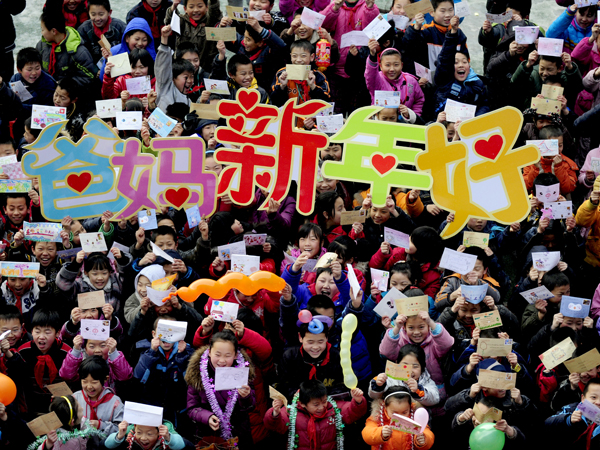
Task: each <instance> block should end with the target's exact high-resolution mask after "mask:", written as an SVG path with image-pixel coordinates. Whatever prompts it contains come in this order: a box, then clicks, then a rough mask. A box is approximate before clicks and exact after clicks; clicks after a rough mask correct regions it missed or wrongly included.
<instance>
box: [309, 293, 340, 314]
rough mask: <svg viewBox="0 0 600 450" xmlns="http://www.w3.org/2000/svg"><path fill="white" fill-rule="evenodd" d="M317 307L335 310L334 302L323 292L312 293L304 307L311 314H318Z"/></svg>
mask: <svg viewBox="0 0 600 450" xmlns="http://www.w3.org/2000/svg"><path fill="white" fill-rule="evenodd" d="M317 308H318V309H333V310H334V311H335V304H334V303H333V300H331V299H330V298H329V297H327V296H326V295H323V294H317V295H313V296H312V297H311V298H310V299H309V300H308V303H307V304H306V309H308V310H309V311H310V313H311V314H312V315H313V316H317V315H319V313H318V312H317Z"/></svg>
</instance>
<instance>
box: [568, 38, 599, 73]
mask: <svg viewBox="0 0 600 450" xmlns="http://www.w3.org/2000/svg"><path fill="white" fill-rule="evenodd" d="M571 58H573V60H574V61H576V62H577V66H578V67H579V68H580V69H579V70H580V71H581V73H588V72H589V71H590V70H591V69H595V68H596V67H599V66H600V52H599V51H598V43H597V42H596V41H592V42H591V43H590V39H589V38H585V39H582V40H581V41H579V43H578V44H577V45H576V46H575V48H574V49H573V53H571Z"/></svg>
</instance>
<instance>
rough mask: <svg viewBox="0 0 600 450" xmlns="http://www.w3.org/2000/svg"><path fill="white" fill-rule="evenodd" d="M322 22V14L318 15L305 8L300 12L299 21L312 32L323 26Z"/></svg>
mask: <svg viewBox="0 0 600 450" xmlns="http://www.w3.org/2000/svg"><path fill="white" fill-rule="evenodd" d="M324 20H325V16H324V15H323V14H319V13H318V12H315V11H313V10H312V9H310V8H306V7H305V8H304V9H303V10H302V15H301V16H300V21H301V22H302V23H303V24H304V25H306V26H307V27H309V28H312V29H313V30H318V29H319V28H320V27H321V25H323V21H324Z"/></svg>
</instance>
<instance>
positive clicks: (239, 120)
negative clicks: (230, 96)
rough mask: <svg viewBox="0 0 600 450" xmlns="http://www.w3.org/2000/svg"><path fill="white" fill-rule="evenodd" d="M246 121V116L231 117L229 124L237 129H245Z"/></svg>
mask: <svg viewBox="0 0 600 450" xmlns="http://www.w3.org/2000/svg"><path fill="white" fill-rule="evenodd" d="M245 122H246V120H245V119H244V116H237V117H234V118H233V119H229V125H230V126H231V128H233V129H234V130H236V131H244V125H245Z"/></svg>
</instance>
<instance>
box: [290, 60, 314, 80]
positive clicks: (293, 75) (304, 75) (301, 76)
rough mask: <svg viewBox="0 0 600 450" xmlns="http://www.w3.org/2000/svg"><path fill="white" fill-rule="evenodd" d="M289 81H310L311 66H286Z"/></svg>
mask: <svg viewBox="0 0 600 450" xmlns="http://www.w3.org/2000/svg"><path fill="white" fill-rule="evenodd" d="M285 71H286V73H287V77H288V80H293V81H304V80H307V79H308V74H309V73H310V66H301V65H299V64H288V65H286V66H285Z"/></svg>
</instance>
